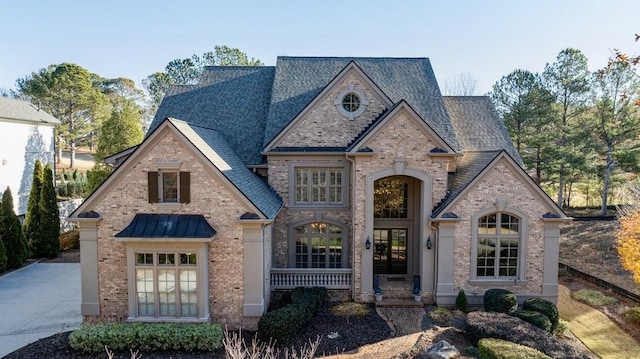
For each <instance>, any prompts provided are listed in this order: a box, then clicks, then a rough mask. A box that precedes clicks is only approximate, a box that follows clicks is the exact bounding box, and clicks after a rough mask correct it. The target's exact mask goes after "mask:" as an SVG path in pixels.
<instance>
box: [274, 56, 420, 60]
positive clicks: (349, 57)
mask: <svg viewBox="0 0 640 359" xmlns="http://www.w3.org/2000/svg"><path fill="white" fill-rule="evenodd" d="M277 58H278V59H327V60H335V59H356V60H357V59H364V60H428V59H429V58H428V57H393V56H278V57H277Z"/></svg>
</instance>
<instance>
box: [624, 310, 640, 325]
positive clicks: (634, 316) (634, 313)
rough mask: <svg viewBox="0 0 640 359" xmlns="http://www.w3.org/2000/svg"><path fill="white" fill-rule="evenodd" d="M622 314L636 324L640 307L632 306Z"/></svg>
mask: <svg viewBox="0 0 640 359" xmlns="http://www.w3.org/2000/svg"><path fill="white" fill-rule="evenodd" d="M624 315H625V316H626V317H627V318H629V320H631V321H632V322H633V323H635V324H636V325H640V307H633V308H631V309H629V310H627V311H626V312H625V313H624Z"/></svg>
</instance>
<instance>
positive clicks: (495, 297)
mask: <svg viewBox="0 0 640 359" xmlns="http://www.w3.org/2000/svg"><path fill="white" fill-rule="evenodd" d="M517 309H518V300H517V299H516V295H515V293H513V292H510V291H508V290H506V289H497V288H494V289H489V290H487V291H486V292H484V310H485V311H487V312H498V313H507V314H511V315H513V314H514V313H515V312H516V310H517Z"/></svg>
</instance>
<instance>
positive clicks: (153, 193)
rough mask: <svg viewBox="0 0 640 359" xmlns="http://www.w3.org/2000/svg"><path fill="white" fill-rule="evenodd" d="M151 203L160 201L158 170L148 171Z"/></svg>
mask: <svg viewBox="0 0 640 359" xmlns="http://www.w3.org/2000/svg"><path fill="white" fill-rule="evenodd" d="M148 179H149V180H148V184H149V203H158V202H160V201H159V199H158V172H148Z"/></svg>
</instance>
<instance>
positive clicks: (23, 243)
mask: <svg viewBox="0 0 640 359" xmlns="http://www.w3.org/2000/svg"><path fill="white" fill-rule="evenodd" d="M0 242H3V243H4V248H5V249H6V269H13V268H19V267H20V266H22V264H23V263H24V262H25V261H26V260H27V259H28V258H29V244H28V243H27V239H26V237H25V236H24V232H22V225H21V224H20V220H19V219H18V216H17V215H16V212H15V211H14V209H13V196H12V195H11V189H10V188H9V187H7V189H6V190H5V191H4V192H3V193H2V204H0ZM1 251H2V249H0V252H1ZM0 257H2V254H1V253H0ZM2 262H3V261H2V259H1V258H0V272H2V271H3V270H4V266H3V265H2Z"/></svg>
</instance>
